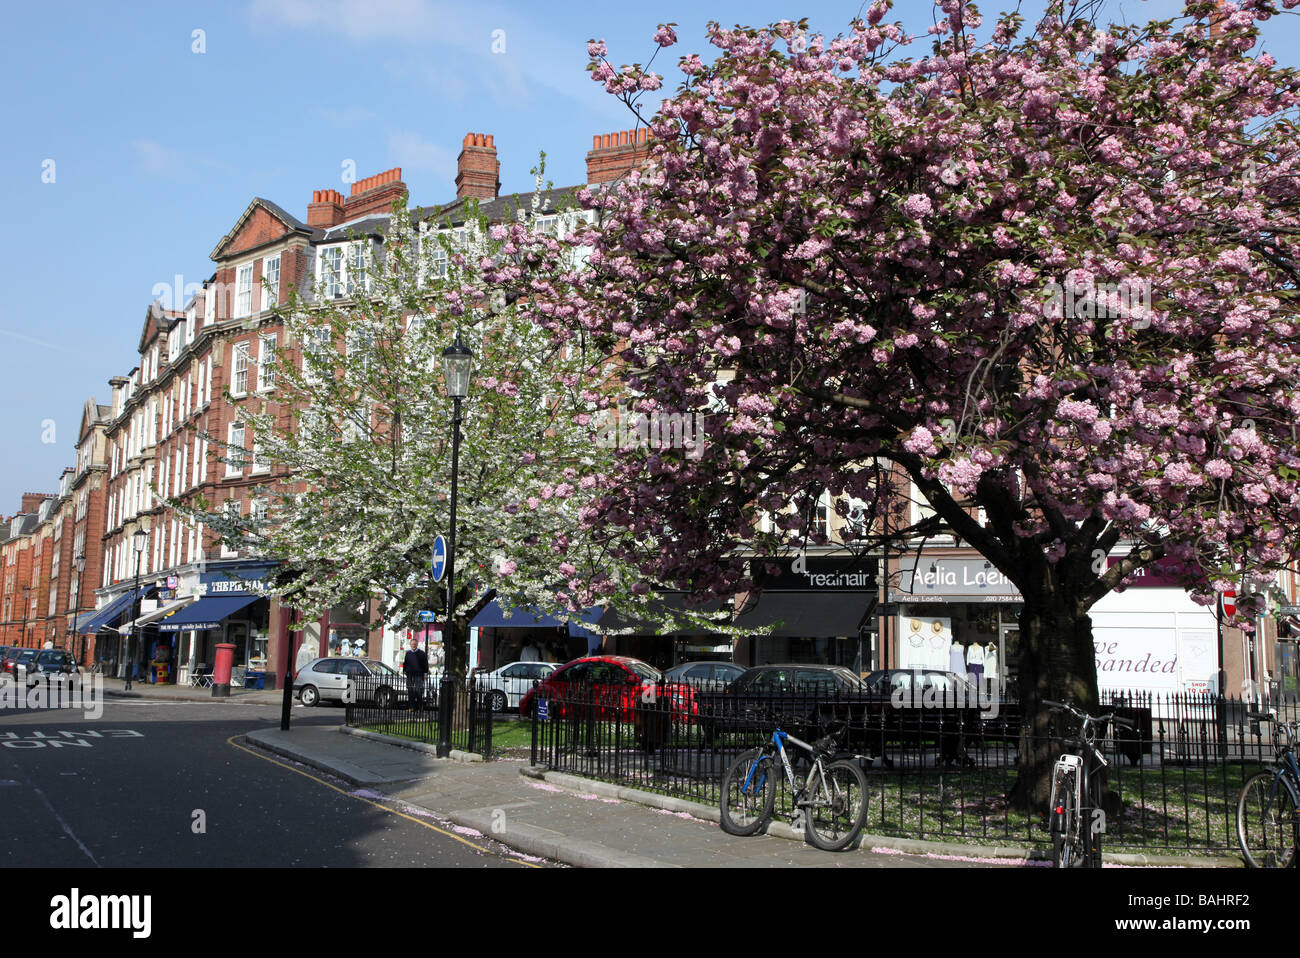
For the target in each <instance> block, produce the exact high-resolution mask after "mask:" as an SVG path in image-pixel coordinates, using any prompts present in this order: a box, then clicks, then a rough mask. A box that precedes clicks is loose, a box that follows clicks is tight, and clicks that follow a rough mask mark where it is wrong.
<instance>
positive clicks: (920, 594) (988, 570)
mask: <svg viewBox="0 0 1300 958" xmlns="http://www.w3.org/2000/svg"><path fill="white" fill-rule="evenodd" d="M1019 595H1020V591H1019V590H1018V589H1017V588H1016V587H1015V585H1014V584H1013V583H1012V581H1011V580H1010V579H1008V578H1007V577H1006V576H1004V575H1003V574H1002V573H1001V572H1000V571H999V570H998V569H997V567H996V566H994V565H993V563H991V562H989V561H988V560H987V559H983V558H979V557H974V558H967V559H934V558H927V557H926V556H922V557H921V560H920V561H919V562H917V563H916V564H915V567H913V564H912V562H911V561H909V560H907V559H904V560H903V568H901V569H899V572H898V590H897V591H896V592H895V591H891V592H890V594H889V601H891V602H925V601H931V602H934V601H943V597H947V596H961V597H962V599H963V600H964V601H970V600H972V599H974V600H975V601H978V600H979V599H980V597H982V596H988V597H989V598H988V600H987V601H990V602H1002V601H1006V600H1007V598H1008V597H1018V596H1019Z"/></svg>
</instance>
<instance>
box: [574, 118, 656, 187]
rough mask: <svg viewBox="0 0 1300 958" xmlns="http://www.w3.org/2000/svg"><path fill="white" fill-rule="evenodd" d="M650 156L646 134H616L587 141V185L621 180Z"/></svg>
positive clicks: (634, 131) (647, 134)
mask: <svg viewBox="0 0 1300 958" xmlns="http://www.w3.org/2000/svg"><path fill="white" fill-rule="evenodd" d="M649 156H650V131H649V130H647V129H646V128H645V127H641V128H640V129H636V130H619V131H617V132H615V133H605V134H601V135H597V136H593V137H592V138H591V151H590V152H589V153H588V154H587V182H588V183H608V182H609V181H610V180H617V179H621V178H622V177H624V176H626V175H627V174H628V173H630V172H631V171H632V170H634V169H636V168H637V167H638V166H640V165H641V164H642V163H644V162H645V161H646V158H647V157H649Z"/></svg>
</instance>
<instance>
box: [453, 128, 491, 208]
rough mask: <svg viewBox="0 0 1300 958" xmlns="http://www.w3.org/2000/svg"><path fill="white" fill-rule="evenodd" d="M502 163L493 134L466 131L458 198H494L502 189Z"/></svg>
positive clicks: (458, 160) (458, 173)
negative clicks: (498, 156)
mask: <svg viewBox="0 0 1300 958" xmlns="http://www.w3.org/2000/svg"><path fill="white" fill-rule="evenodd" d="M500 174H501V163H500V161H499V160H497V148H496V146H495V145H494V144H493V142H492V137H491V135H490V134H486V133H466V134H465V139H464V141H463V142H462V143H461V151H460V156H458V157H457V158H456V199H458V200H463V199H466V198H467V197H474V198H475V199H479V200H494V199H496V198H497V195H498V194H499V193H500V192H501V176H500Z"/></svg>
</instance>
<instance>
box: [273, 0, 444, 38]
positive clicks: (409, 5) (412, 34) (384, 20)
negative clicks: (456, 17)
mask: <svg viewBox="0 0 1300 958" xmlns="http://www.w3.org/2000/svg"><path fill="white" fill-rule="evenodd" d="M248 13H249V17H250V19H251V20H252V22H253V24H254V25H255V26H259V27H275V26H285V27H291V28H295V29H300V30H301V29H321V30H327V31H330V32H334V33H341V34H343V35H344V36H345V37H348V38H349V39H352V40H383V39H396V40H408V41H414V40H418V39H421V38H427V37H429V36H430V35H432V34H434V33H436V32H438V26H439V21H440V20H441V19H443V18H444V16H445V12H444V11H443V10H441V9H440V8H439V7H438V6H437V5H436V4H432V3H427V2H425V0H253V2H252V3H251V4H250V5H249V10H248Z"/></svg>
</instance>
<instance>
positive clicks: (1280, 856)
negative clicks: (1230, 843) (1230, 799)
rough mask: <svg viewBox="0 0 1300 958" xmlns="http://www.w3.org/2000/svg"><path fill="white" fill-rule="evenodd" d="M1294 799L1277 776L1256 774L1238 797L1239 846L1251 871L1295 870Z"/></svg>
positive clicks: (1271, 773)
mask: <svg viewBox="0 0 1300 958" xmlns="http://www.w3.org/2000/svg"><path fill="white" fill-rule="evenodd" d="M1296 831H1297V829H1296V804H1295V796H1294V795H1293V794H1292V792H1291V789H1290V788H1289V787H1288V786H1287V783H1286V781H1285V779H1282V778H1280V777H1279V776H1278V774H1277V773H1276V772H1257V773H1256V774H1254V775H1252V776H1251V777H1250V778H1248V779H1246V784H1245V785H1243V786H1242V788H1241V794H1240V795H1238V796H1237V843H1238V844H1239V845H1240V846H1241V853H1242V854H1243V855H1244V856H1245V857H1246V864H1247V865H1249V866H1250V867H1251V868H1293V867H1295V863H1296V842H1297V838H1298V836H1297V834H1296Z"/></svg>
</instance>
